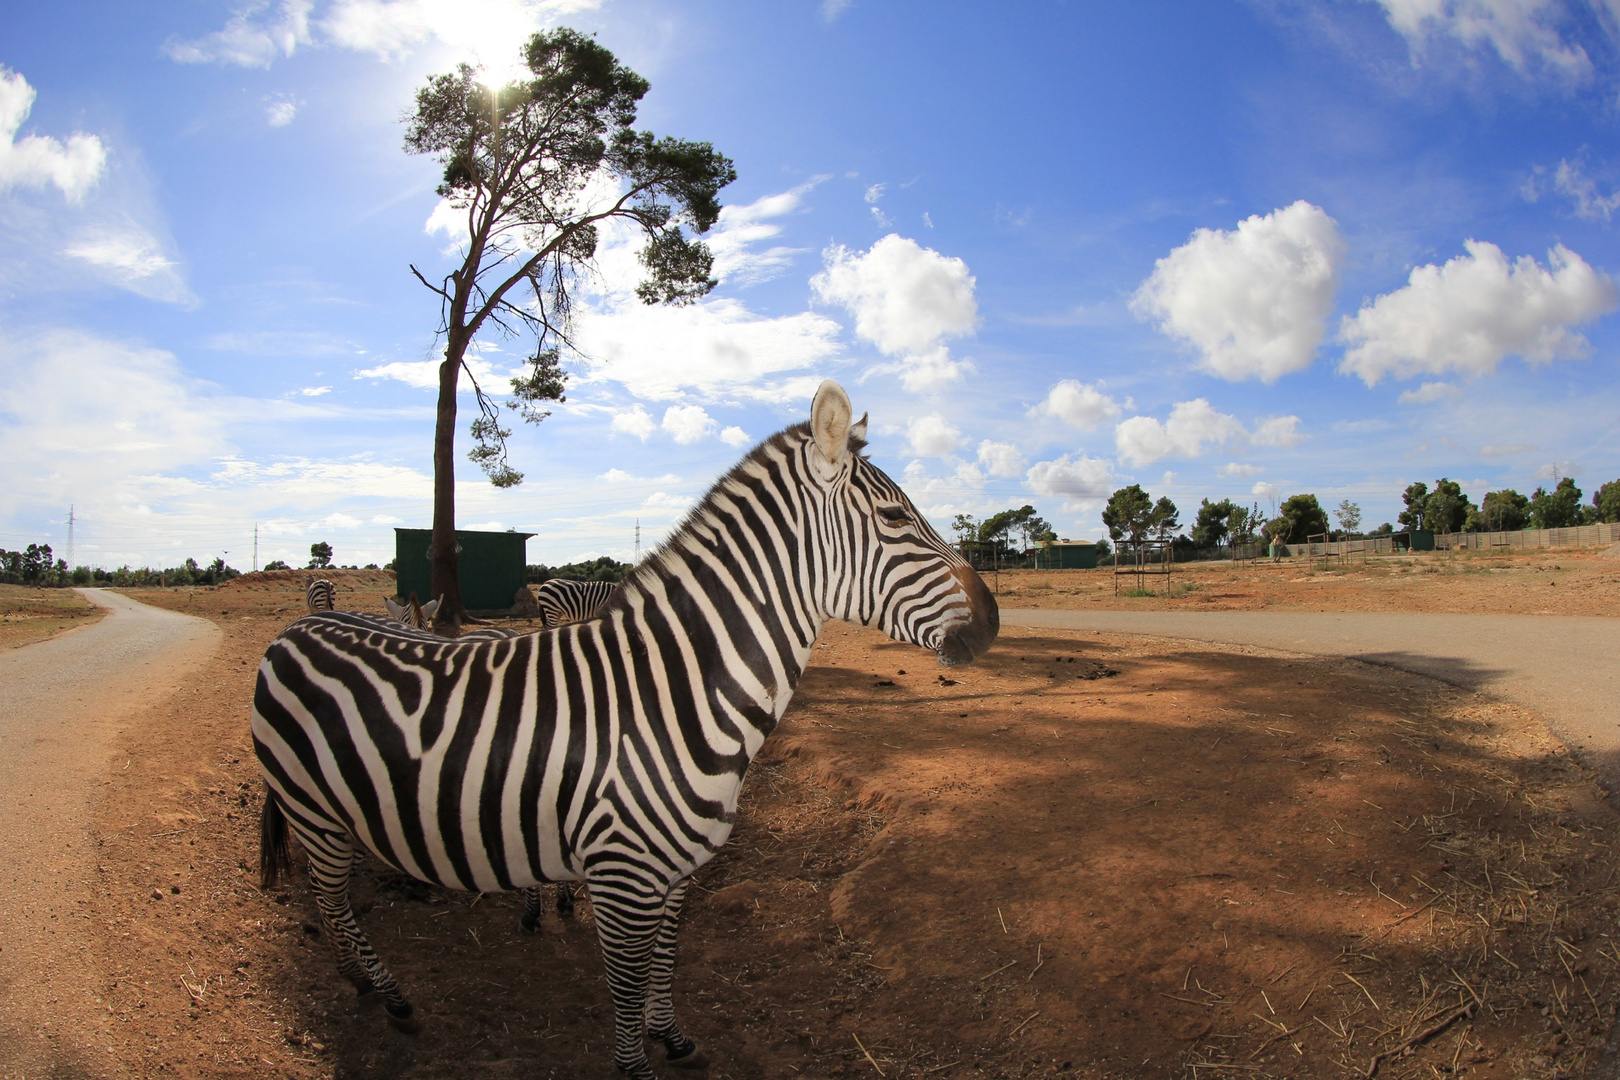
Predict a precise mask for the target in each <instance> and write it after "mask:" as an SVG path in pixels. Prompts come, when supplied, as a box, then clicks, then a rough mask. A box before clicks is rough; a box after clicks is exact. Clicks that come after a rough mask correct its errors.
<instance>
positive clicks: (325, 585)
mask: <svg viewBox="0 0 1620 1080" xmlns="http://www.w3.org/2000/svg"><path fill="white" fill-rule="evenodd" d="M304 606H305V607H307V608H309V613H310V614H311V615H314V614H316V613H317V612H321V611H333V610H335V609H336V608H337V586H336V585H333V584H332V583H331V582H330V581H327V580H326V579H325V578H315V579H314V580H312V581H311V582H310V583H309V584H308V585H306V586H305V587H304Z"/></svg>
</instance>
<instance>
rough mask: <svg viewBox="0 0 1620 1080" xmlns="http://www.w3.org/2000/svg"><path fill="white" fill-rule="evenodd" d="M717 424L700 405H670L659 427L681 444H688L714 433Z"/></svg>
mask: <svg viewBox="0 0 1620 1080" xmlns="http://www.w3.org/2000/svg"><path fill="white" fill-rule="evenodd" d="M717 426H718V425H717V424H716V423H715V421H714V417H712V416H710V415H709V414H708V413H707V412H705V411H704V409H703V406H701V405H671V406H670V407H669V408H667V409H665V410H664V419H663V422H662V423H661V424H659V427H661V428H663V429H664V430H665V431H667V432H668V433H669V435H670V437H671V438H673V439H674V440H675V441H676V442H678V443H680V444H681V445H682V446H690V445H691V444H692V443H695V442H698V441H700V440H702V439H704V438H706V437H707V436H709V435H712V434H713V433H714V430H715V428H716V427H717Z"/></svg>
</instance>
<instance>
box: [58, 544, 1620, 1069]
mask: <svg viewBox="0 0 1620 1080" xmlns="http://www.w3.org/2000/svg"><path fill="white" fill-rule="evenodd" d="M1558 561H1563V557H1562V556H1560V558H1559V560H1558ZM333 577H334V579H335V580H336V581H337V583H338V585H339V588H340V590H341V591H340V603H339V606H340V607H350V606H353V607H356V608H361V609H364V610H373V611H380V610H381V597H382V595H383V594H384V592H385V591H390V590H391V583H390V582H389V581H388V578H387V576H386V575H376V574H373V575H365V574H364V573H357V574H335V575H333ZM301 580H302V575H299V574H297V573H296V572H295V573H291V574H287V575H284V576H281V577H276V576H273V575H272V576H267V575H258V576H255V577H249V578H245V579H242V580H240V581H237V582H232V583H231V584H229V585H227V586H223V587H221V588H218V589H213V590H208V589H197V590H189V589H188V590H168V591H162V592H153V591H147V590H143V591H141V592H140V593H139V594H138V595H139V597H140V599H142V600H145V601H147V602H150V603H159V604H162V605H163V606H167V607H173V608H176V609H179V610H185V611H188V612H190V613H193V614H197V615H201V616H204V617H206V618H209V619H212V620H214V621H215V622H216V623H218V624H219V625H220V626H222V627H223V628H224V629H225V632H226V643H225V645H224V646H223V647H222V648H221V650H220V652H219V654H218V655H217V656H216V658H215V659H214V660H213V661H212V662H211V663H210V664H209V665H208V666H207V667H206V668H205V669H203V670H201V671H198V672H196V673H195V674H192V675H188V676H187V677H186V679H187V681H186V687H185V690H184V692H183V693H182V694H181V695H179V696H178V697H177V698H176V699H175V700H176V703H175V704H174V705H173V706H171V707H166V708H164V709H162V710H158V711H156V712H154V713H153V714H152V715H151V716H150V717H149V718H148V720H147V722H146V723H145V724H143V725H137V726H135V727H134V728H132V731H131V734H130V736H129V738H128V746H127V749H126V752H125V754H124V755H123V757H122V758H121V759H120V762H119V763H118V764H116V765H115V767H114V769H113V771H112V773H111V775H110V776H109V777H108V778H107V779H108V785H107V787H106V789H105V790H106V797H105V801H104V803H103V805H102V808H101V810H100V814H99V819H98V829H99V832H100V836H101V843H102V848H103V850H104V853H105V854H104V855H103V857H102V860H101V866H100V888H99V890H98V892H97V897H96V900H95V902H94V904H93V908H92V910H91V911H89V912H88V915H89V919H90V923H91V925H92V926H93V927H94V928H95V929H96V932H97V934H98V935H99V936H100V953H101V962H102V963H103V964H104V965H105V970H106V971H107V972H108V978H107V985H106V987H105V995H104V1000H105V1001H106V1002H107V1008H108V1009H109V1011H110V1012H111V1013H112V1014H113V1015H114V1016H115V1017H116V1018H117V1020H118V1025H117V1026H118V1028H119V1029H120V1031H121V1032H123V1033H124V1034H123V1047H124V1055H125V1058H126V1060H127V1061H128V1062H129V1063H130V1066H131V1069H132V1071H133V1072H134V1073H136V1074H137V1075H141V1076H179V1077H238V1076H241V1077H248V1076H254V1077H258V1076H285V1077H292V1078H300V1080H302V1078H316V1077H341V1078H350V1077H354V1078H359V1077H366V1078H371V1077H376V1078H384V1077H411V1078H428V1077H465V1076H489V1077H504V1076H513V1077H516V1076H525V1077H568V1078H574V1077H582V1078H592V1077H601V1078H603V1080H606V1078H607V1077H610V1076H613V1075H615V1073H614V1071H613V1069H612V1067H611V1065H610V1064H609V1038H610V1030H611V1027H610V1025H611V1007H610V1004H609V999H608V995H607V989H606V985H605V983H604V981H603V979H602V974H601V962H600V959H599V957H598V955H597V951H596V945H595V940H594V936H593V933H592V930H591V919H590V908H589V904H588V903H581V904H580V907H579V910H578V914H577V915H576V916H575V917H574V918H573V919H572V920H567V921H564V920H560V919H559V918H558V917H557V916H556V915H555V914H554V913H553V912H551V911H548V912H547V914H546V917H545V920H544V924H543V927H542V932H541V933H539V934H538V935H534V936H528V935H525V934H523V933H522V932H521V931H520V930H519V928H518V914H519V910H520V904H519V901H518V898H517V897H515V896H511V895H490V896H483V897H477V896H468V895H465V894H452V893H446V892H444V891H441V890H438V889H435V888H428V887H426V886H421V885H418V884H416V883H414V882H411V881H409V880H405V879H402V878H400V877H399V876H398V875H396V874H394V873H392V872H388V871H386V870H384V869H382V868H379V867H378V866H377V864H375V863H371V864H369V865H367V866H366V867H365V868H364V869H363V870H362V871H361V873H360V874H359V875H358V880H357V884H356V890H355V891H356V900H357V903H358V908H359V911H360V912H361V913H362V918H361V921H362V924H363V925H364V926H365V928H366V929H367V931H368V933H369V934H370V935H371V939H372V942H373V944H374V945H375V946H376V947H377V949H378V951H379V952H380V953H381V954H382V956H383V958H384V959H385V960H386V961H387V962H388V963H389V965H390V966H391V967H392V969H393V970H394V972H395V973H396V974H397V975H398V976H399V977H400V979H401V981H402V983H403V985H404V986H405V987H406V988H407V991H408V993H410V995H411V997H412V999H413V1001H414V1002H415V1004H416V1006H417V1008H418V1009H419V1010H420V1012H421V1014H422V1015H423V1018H424V1021H425V1023H424V1027H423V1030H422V1032H421V1033H420V1034H419V1035H416V1036H404V1035H400V1034H398V1033H395V1032H393V1031H392V1030H390V1029H389V1028H388V1027H387V1026H386V1025H385V1024H384V1023H383V1022H382V1020H381V1018H380V1017H379V1016H378V1015H375V1014H369V1015H357V1013H356V1010H355V1003H354V998H353V992H352V991H351V990H350V989H349V988H348V986H347V983H346V982H345V981H344V980H343V979H342V978H341V977H340V976H339V975H338V973H337V970H336V966H335V964H334V963H333V962H332V960H331V957H330V954H329V952H328V949H327V946H326V943H325V942H324V941H322V940H321V933H320V931H319V930H318V929H317V927H316V923H317V921H318V920H317V919H316V917H315V909H314V905H313V902H312V900H311V897H310V895H309V892H308V890H307V888H306V887H305V886H304V883H303V878H302V876H301V875H300V876H295V880H294V884H293V885H292V887H291V888H289V889H286V890H284V891H280V892H277V893H275V894H273V895H264V894H261V893H260V892H259V891H258V889H257V888H256V881H257V858H258V820H259V805H260V799H261V791H262V786H261V783H260V781H259V779H258V774H257V769H256V767H255V765H254V762H253V758H252V753H251V749H250V745H249V740H248V710H249V703H250V698H251V691H252V683H253V678H254V669H255V667H256V665H257V662H258V659H259V657H260V655H261V654H262V652H263V649H264V647H265V645H266V644H267V643H268V642H269V640H270V639H271V638H273V637H274V635H275V634H276V633H278V632H279V631H280V630H281V628H282V627H283V626H285V625H286V623H287V622H289V621H290V620H291V619H293V618H294V617H296V616H297V615H299V614H301V613H302V604H303V598H302V591H301V589H302V586H301ZM1005 585H1006V581H1005V578H1004V580H1003V587H1004V588H1005ZM1004 595H1005V594H1004ZM1617 827H1620V820H1617V818H1616V815H1615V814H1614V812H1613V811H1611V810H1610V809H1609V807H1608V804H1607V803H1606V802H1605V801H1604V800H1603V799H1602V797H1601V794H1600V792H1599V791H1598V789H1597V788H1596V786H1595V784H1594V783H1593V782H1592V780H1591V778H1590V777H1589V776H1588V775H1586V774H1585V773H1583V771H1582V770H1581V768H1580V767H1579V766H1578V765H1576V764H1575V763H1574V762H1573V761H1572V759H1571V758H1570V757H1569V755H1568V753H1567V752H1566V751H1565V750H1564V748H1563V747H1562V746H1561V745H1560V744H1558V743H1557V742H1556V741H1555V740H1554V739H1552V738H1551V737H1550V736H1549V735H1548V734H1546V730H1545V727H1544V726H1543V725H1542V724H1541V723H1540V722H1539V721H1538V720H1537V719H1536V718H1535V717H1533V716H1530V715H1528V714H1526V713H1524V712H1523V711H1521V710H1518V709H1516V708H1514V707H1511V706H1506V705H1502V704H1498V703H1495V702H1492V701H1490V700H1487V699H1484V698H1480V697H1477V696H1475V695H1472V694H1468V693H1465V692H1463V691H1459V690H1456V689H1453V688H1451V687H1447V686H1444V685H1442V684H1439V683H1435V682H1431V681H1428V680H1425V679H1422V678H1419V677H1416V676H1411V675H1407V674H1404V673H1401V672H1398V671H1393V670H1389V669H1384V668H1374V667H1369V666H1365V665H1361V664H1356V663H1353V662H1348V661H1337V660H1322V659H1301V658H1297V657H1289V656H1282V655H1277V654H1269V653H1265V652H1262V651H1259V650H1253V649H1239V648H1231V649H1217V648H1213V647H1207V646H1189V645H1187V644H1186V643H1169V642H1163V641H1157V640H1154V639H1147V638H1132V637H1127V636H1114V635H1099V634H1091V633H1080V632H1073V633H1063V632H1047V631H1033V630H1024V629H1019V628H1008V629H1004V630H1003V632H1002V637H1001V640H1000V642H999V643H998V644H997V646H996V647H995V648H994V649H993V650H992V651H991V653H990V654H989V656H988V657H986V658H985V659H984V660H982V661H981V662H980V663H978V664H976V665H974V666H972V667H968V668H956V669H951V670H950V671H949V672H947V671H945V669H942V668H939V667H938V666H937V665H936V664H935V663H934V661H933V658H932V657H930V656H928V655H927V654H925V653H923V652H921V651H920V650H917V649H915V648H912V647H909V646H903V645H899V644H895V643H893V642H890V641H888V640H887V639H886V638H882V637H881V636H880V635H877V634H876V633H874V632H871V631H867V630H863V629H859V628H854V627H848V626H844V625H842V624H834V625H831V626H829V627H828V628H827V631H826V633H825V634H824V636H823V639H822V643H821V645H820V646H819V647H818V648H817V650H816V657H815V662H814V665H813V667H812V668H811V670H810V671H809V672H808V673H807V675H806V677H805V679H804V682H803V685H802V687H801V690H800V692H799V695H798V696H797V697H796V698H795V700H794V703H793V706H792V708H791V709H790V711H789V713H788V715H787V717H786V718H785V719H784V721H783V723H782V726H781V730H780V731H779V732H778V733H777V734H776V735H774V736H773V737H772V738H771V740H770V741H768V742H767V744H766V747H765V750H764V752H763V753H762V754H761V756H760V757H759V758H758V759H757V760H756V762H755V764H754V767H753V768H752V770H751V771H750V774H749V780H748V785H747V788H746V790H745V793H744V798H743V805H742V808H741V812H740V815H739V823H738V827H737V829H736V832H735V834H734V838H733V840H732V842H731V844H730V845H728V847H727V848H726V849H725V850H724V851H723V852H722V853H721V854H720V856H719V857H717V858H716V859H715V860H714V862H713V863H711V864H710V865H709V866H708V867H706V868H705V869H704V870H703V871H701V872H700V874H699V876H698V878H697V887H696V888H695V889H694V890H693V892H692V898H691V900H690V902H689V906H688V911H687V917H686V921H685V927H684V929H683V931H682V937H681V967H680V971H679V974H678V979H677V994H678V997H677V1010H678V1014H679V1016H680V1017H681V1019H682V1021H683V1024H684V1026H685V1027H686V1030H687V1032H688V1033H689V1034H690V1035H691V1036H692V1037H694V1038H695V1039H697V1040H698V1042H699V1043H700V1045H702V1046H703V1047H704V1048H705V1049H706V1050H707V1051H708V1052H709V1054H710V1055H711V1057H712V1058H713V1060H714V1064H713V1065H712V1066H711V1068H710V1070H709V1072H708V1075H709V1076H710V1077H711V1078H713V1080H721V1078H731V1077H735V1078H744V1077H749V1078H754V1077H759V1078H788V1077H879V1078H881V1080H891V1078H906V1080H917V1078H934V1077H942V1078H947V1080H950V1078H974V1077H1058V1076H1061V1077H1069V1076H1074V1077H1097V1078H1101V1077H1165V1076H1177V1077H1181V1076H1185V1077H1191V1078H1195V1080H1196V1078H1199V1077H1202V1078H1205V1080H1208V1078H1211V1077H1226V1076H1231V1075H1245V1076H1254V1077H1300V1078H1304V1077H1335V1078H1337V1077H1349V1076H1352V1075H1363V1076H1365V1075H1366V1074H1367V1073H1368V1071H1369V1069H1370V1068H1373V1067H1374V1066H1376V1075H1378V1076H1380V1077H1432V1076H1436V1075H1442V1074H1444V1075H1449V1076H1468V1077H1493V1078H1502V1080H1516V1078H1520V1077H1531V1076H1534V1077H1547V1078H1551V1077H1560V1076H1570V1077H1577V1076H1582V1075H1584V1074H1585V1072H1586V1069H1587V1067H1588V1066H1589V1065H1590V1063H1591V1061H1592V1060H1593V1058H1594V1055H1595V1054H1596V1053H1597V1051H1598V1050H1599V1049H1600V1048H1601V1046H1602V1043H1603V1039H1604V1037H1605V1035H1606V1034H1607V1032H1608V1030H1609V1027H1610V1025H1611V1024H1612V1022H1613V1018H1614V1014H1615V1007H1614V1005H1613V1004H1612V1002H1613V1001H1614V1000H1615V998H1616V988H1617V985H1620V983H1617V976H1620V951H1617V945H1616V942H1615V940H1614V939H1613V938H1612V937H1611V936H1610V934H1611V928H1612V927H1613V926H1614V915H1615V909H1616V906H1617V903H1620V884H1617V882H1616V878H1617V875H1620V853H1617V850H1616V842H1617V835H1620V832H1617ZM655 1057H656V1055H655Z"/></svg>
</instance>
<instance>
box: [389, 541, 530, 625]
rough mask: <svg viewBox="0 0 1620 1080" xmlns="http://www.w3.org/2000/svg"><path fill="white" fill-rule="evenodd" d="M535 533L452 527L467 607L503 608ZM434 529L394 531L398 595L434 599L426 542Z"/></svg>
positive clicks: (518, 580) (515, 588) (520, 575)
mask: <svg viewBox="0 0 1620 1080" xmlns="http://www.w3.org/2000/svg"><path fill="white" fill-rule="evenodd" d="M533 535H534V533H526V532H513V531H511V530H508V531H506V532H470V531H463V530H461V529H457V530H456V546H457V547H459V548H460V549H461V553H460V554H459V555H458V556H457V561H456V570H457V574H458V576H459V577H460V578H461V602H462V604H464V605H465V606H466V608H467V610H468V611H506V610H508V609H510V608H511V607H512V599H513V597H515V596H517V591H518V590H519V589H521V588H523V567H524V564H525V562H526V561H527V556H526V551H525V548H526V546H527V544H528V540H529V537H531V536H533ZM432 539H433V530H432V529H395V530H394V578H395V581H396V583H397V584H396V587H397V588H398V590H399V595H400V596H401V597H406V596H409V595H410V594H411V593H413V592H414V593H415V594H416V597H417V599H418V600H423V601H427V600H431V599H433V596H432V593H431V589H432V586H433V581H432V567H431V566H429V565H428V553H427V552H428V543H429V541H431V540H432Z"/></svg>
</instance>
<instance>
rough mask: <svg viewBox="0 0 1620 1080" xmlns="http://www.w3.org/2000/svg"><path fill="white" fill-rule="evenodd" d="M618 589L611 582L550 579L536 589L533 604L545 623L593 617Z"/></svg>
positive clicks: (553, 624) (575, 620)
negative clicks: (538, 609) (537, 608)
mask: <svg viewBox="0 0 1620 1080" xmlns="http://www.w3.org/2000/svg"><path fill="white" fill-rule="evenodd" d="M615 588H617V586H615V585H614V584H613V583H612V582H611V581H573V580H570V579H568V578H552V579H550V580H549V581H544V582H542V583H541V584H540V587H539V588H538V589H537V590H535V598H534V599H535V604H536V605H537V606H538V607H539V608H540V617H541V619H542V620H543V621H544V623H545V625H546V626H561V625H563V624H564V623H571V622H583V621H584V620H586V619H593V618H595V617H596V614H597V612H599V611H601V610H602V607H603V605H605V604H606V603H607V602H608V601H609V600H610V599H612V598H613V590H614V589H615Z"/></svg>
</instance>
